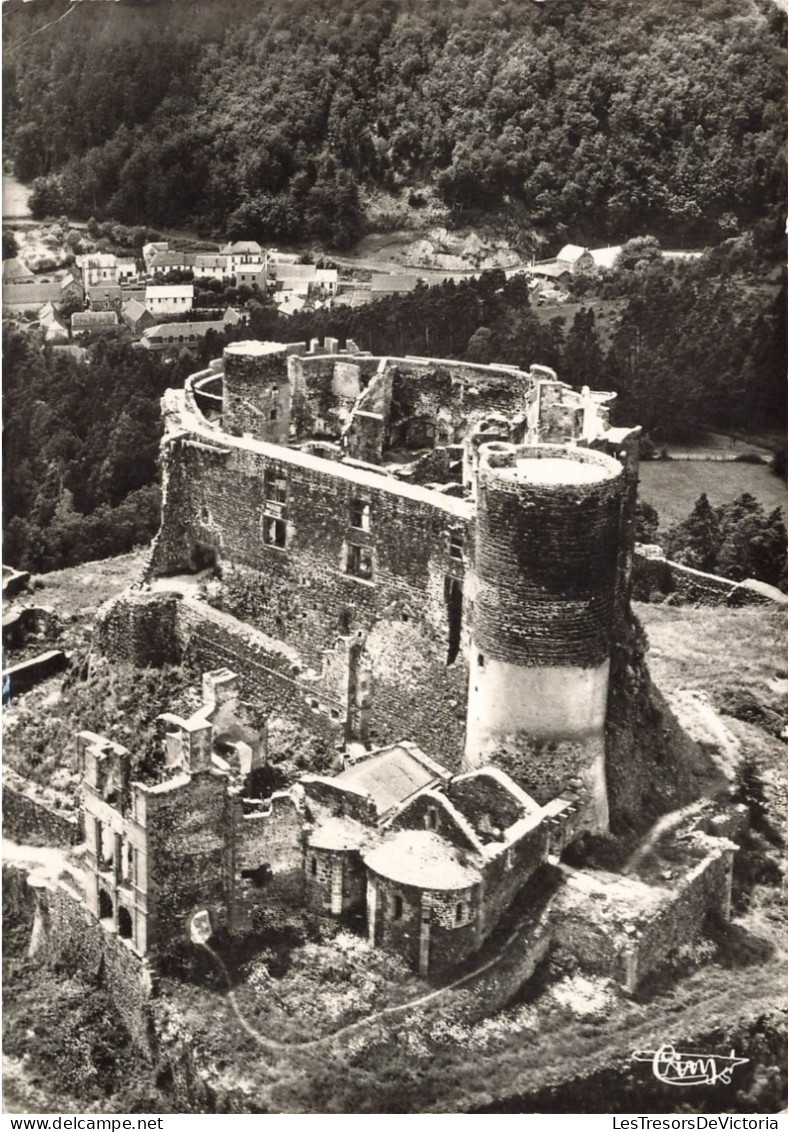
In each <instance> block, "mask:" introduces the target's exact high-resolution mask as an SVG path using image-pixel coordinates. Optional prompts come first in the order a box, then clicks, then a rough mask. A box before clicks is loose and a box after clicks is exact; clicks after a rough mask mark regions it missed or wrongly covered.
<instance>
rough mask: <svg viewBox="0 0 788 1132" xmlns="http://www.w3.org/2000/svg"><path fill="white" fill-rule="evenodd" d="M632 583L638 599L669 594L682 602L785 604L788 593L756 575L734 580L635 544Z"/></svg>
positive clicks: (696, 603) (700, 603)
mask: <svg viewBox="0 0 788 1132" xmlns="http://www.w3.org/2000/svg"><path fill="white" fill-rule="evenodd" d="M632 584H633V597H634V598H635V599H636V600H637V601H661V600H663V599H664V598H667V597H670V598H672V599H673V600H675V601H678V602H680V603H681V604H682V605H685V604H686V605H729V606H740V605H771V604H778V605H788V594H784V593H783V592H782V591H781V590H778V589H777V588H776V587H775V586H770V585H767V584H766V582H759V581H757V579H755V578H746V579H745V580H744V581H743V582H735V581H733V580H732V579H731V578H722V577H720V576H719V575H718V574H706V573H705V572H704V571H703V570H695V569H693V568H692V567H691V566H684V565H683V564H682V563H681V562H672V561H671V560H670V559H669V558H666V557H665V556H664V555H663V554H662V553H660V552H659V551H658V548H652V547H644V546H639V547H636V549H635V559H634V570H633V575H632Z"/></svg>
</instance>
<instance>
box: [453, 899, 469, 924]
mask: <svg viewBox="0 0 788 1132" xmlns="http://www.w3.org/2000/svg"><path fill="white" fill-rule="evenodd" d="M466 919H467V905H465V904H462V903H460V904H458V905H457V907H456V908H455V910H454V922H455V923H456V924H463V923H464V922H465V920H466Z"/></svg>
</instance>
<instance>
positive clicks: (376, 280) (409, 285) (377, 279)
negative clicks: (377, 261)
mask: <svg viewBox="0 0 788 1132" xmlns="http://www.w3.org/2000/svg"><path fill="white" fill-rule="evenodd" d="M418 283H419V278H418V276H417V275H383V274H381V275H373V276H372V278H371V279H370V282H369V289H370V291H371V292H372V294H373V295H378V296H379V295H402V294H406V293H407V292H408V291H415V290H416V287H417V286H418Z"/></svg>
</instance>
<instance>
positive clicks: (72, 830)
mask: <svg viewBox="0 0 788 1132" xmlns="http://www.w3.org/2000/svg"><path fill="white" fill-rule="evenodd" d="M15 777H16V776H15ZM21 781H22V782H23V781H24V780H21ZM30 789H31V790H32V788H30ZM3 836H4V837H8V838H10V839H11V841H18V842H19V843H20V844H23V845H56V846H57V847H58V848H60V849H67V848H69V846H71V845H76V844H78V843H79V841H80V840H81V827H80V822H79V820H78V818H77V816H76V815H74V817H73V818H72V817H68V816H67V815H65V814H61V813H58V812H57V811H56V810H55V809H53V808H52V806H51V805H49V804H48V803H47V802H46V801H45V800H44V799H43V798H42V799H37V798H35V797H34V796H32V793H31V792H28V791H25V789H24V787H20V786H19V785H17V782H16V781H14V782H13V783H10V782H9V781H8V780H7V778H6V779H5V780H4V782H3Z"/></svg>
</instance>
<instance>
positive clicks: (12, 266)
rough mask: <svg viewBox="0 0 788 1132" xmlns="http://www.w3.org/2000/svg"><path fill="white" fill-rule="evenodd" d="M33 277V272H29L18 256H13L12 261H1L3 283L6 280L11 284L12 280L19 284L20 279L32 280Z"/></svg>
mask: <svg viewBox="0 0 788 1132" xmlns="http://www.w3.org/2000/svg"><path fill="white" fill-rule="evenodd" d="M33 277H34V276H33V272H32V271H31V270H30V268H29V267H28V266H27V264H26V263H25V262H24V260H21V259H19V257H18V256H15V257H14V258H13V259H4V260H3V281H4V282H5V281H6V280H8V281H9V282H11V281H12V280H16V281H17V282H19V281H21V280H22V279H32V278H33Z"/></svg>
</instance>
